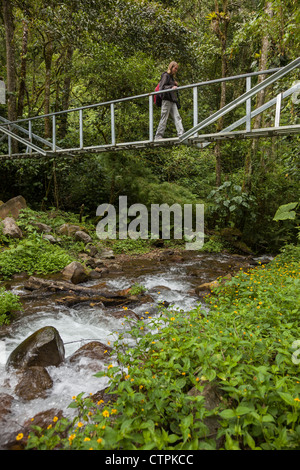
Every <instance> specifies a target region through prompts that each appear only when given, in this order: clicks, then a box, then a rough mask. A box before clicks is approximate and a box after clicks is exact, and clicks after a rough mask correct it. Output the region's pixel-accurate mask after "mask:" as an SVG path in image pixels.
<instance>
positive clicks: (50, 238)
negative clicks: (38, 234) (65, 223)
mask: <svg viewBox="0 0 300 470" xmlns="http://www.w3.org/2000/svg"><path fill="white" fill-rule="evenodd" d="M43 239H44V240H47V241H48V242H50V243H53V244H55V243H59V242H60V241H61V239H60V238H55V237H53V235H51V234H50V233H44V234H43Z"/></svg>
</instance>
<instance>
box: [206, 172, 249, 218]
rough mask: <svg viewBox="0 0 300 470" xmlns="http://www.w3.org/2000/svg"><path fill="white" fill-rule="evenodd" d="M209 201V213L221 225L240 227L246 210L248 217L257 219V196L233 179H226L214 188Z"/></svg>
mask: <svg viewBox="0 0 300 470" xmlns="http://www.w3.org/2000/svg"><path fill="white" fill-rule="evenodd" d="M208 201H210V205H209V208H208V212H207V215H208V217H214V220H215V223H216V224H217V226H219V227H224V226H225V227H227V226H232V227H240V225H241V223H242V221H243V218H244V214H245V211H247V214H248V217H250V218H251V219H252V220H254V219H255V213H254V206H255V198H254V197H253V196H252V195H250V194H248V193H246V192H244V191H243V190H242V187H241V186H240V185H238V184H234V183H233V182H232V181H225V183H223V184H222V185H221V186H220V187H218V188H217V189H214V190H212V191H211V192H210V194H209V195H208ZM251 209H252V211H251Z"/></svg>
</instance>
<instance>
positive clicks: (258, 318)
mask: <svg viewBox="0 0 300 470" xmlns="http://www.w3.org/2000/svg"><path fill="white" fill-rule="evenodd" d="M299 264H300V250H299V248H289V249H288V250H287V251H286V252H285V253H284V254H282V255H280V256H278V257H277V258H275V259H274V261H273V262H271V263H269V264H268V265H266V266H265V265H261V266H259V267H257V268H255V269H253V270H251V271H249V272H243V271H241V272H240V273H239V274H238V275H237V276H236V277H234V278H233V279H232V280H230V281H228V282H226V284H224V285H221V286H220V287H218V289H217V290H216V291H215V292H214V293H213V294H212V295H211V296H210V297H208V298H207V299H206V300H207V304H208V305H209V311H207V309H203V308H202V307H201V306H199V307H198V308H195V309H193V310H192V311H190V312H185V313H184V312H182V311H177V310H174V309H172V308H169V309H164V310H162V311H161V312H160V314H159V315H158V316H156V317H155V318H150V317H149V316H148V313H147V312H145V315H144V318H141V319H140V320H139V321H137V322H133V321H132V320H127V321H128V322H129V321H130V322H131V323H132V328H131V330H130V339H131V340H132V339H135V341H136V345H135V347H129V346H128V345H127V346H126V344H127V337H126V336H125V333H124V334H120V335H119V338H118V340H117V341H116V343H115V344H114V350H115V352H114V354H115V355H114V358H112V359H111V364H109V365H108V366H107V368H106V370H105V371H103V372H99V373H98V374H96V376H98V377H102V376H103V375H105V376H107V377H109V380H110V384H109V387H108V389H107V390H106V393H107V396H108V397H110V401H105V403H104V402H103V400H100V401H98V402H95V401H94V400H93V397H89V396H87V397H86V396H84V395H83V394H80V395H78V396H77V397H73V398H74V399H73V401H72V403H71V404H70V407H71V408H74V409H75V412H76V413H75V417H74V419H73V420H71V419H66V418H63V419H60V420H58V419H57V417H54V419H53V425H50V426H49V427H48V429H46V430H42V429H41V428H39V427H37V426H33V430H32V432H31V435H30V437H29V439H28V441H27V449H74V450H80V449H86V450H88V449H100V450H101V449H105V450H109V449H127V450H135V449H141V450H142V449H157V450H161V449H165V450H166V449H181V450H183V449H189V450H195V449H216V445H217V442H218V443H219V445H221V449H225V450H232V449H241V450H248V449H251V450H257V449H262V450H279V449H282V450H284V449H299V448H300V413H299V411H300V371H299V367H300V366H299V363H300V350H299V349H297V345H298V344H299V343H298V341H299V339H300V338H299V313H300V312H299V305H300V302H299V300H300V298H299V295H300V294H299V292H300V289H299V287H300V279H299ZM298 348H299V346H298ZM298 356H299V359H298ZM116 358H117V361H116ZM115 362H116V363H117V365H114V364H115ZM208 385H210V386H212V387H214V388H215V389H216V390H217V391H218V395H219V397H220V399H219V402H218V403H217V404H216V405H215V407H214V408H213V409H211V408H210V407H208V406H207V403H206V399H205V394H204V391H205V390H207V387H208ZM191 389H193V391H194V393H193V394H190V393H189V391H190V390H191ZM212 418H213V419H217V420H218V431H217V433H216V434H211V431H210V430H209V425H208V423H209V420H210V419H212ZM19 439H22V436H19Z"/></svg>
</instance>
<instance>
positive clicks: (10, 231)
mask: <svg viewBox="0 0 300 470" xmlns="http://www.w3.org/2000/svg"><path fill="white" fill-rule="evenodd" d="M1 225H2V232H3V235H6V236H8V237H11V238H22V237H23V233H22V231H21V229H20V228H19V227H18V225H17V224H16V222H15V220H14V219H13V218H12V217H6V218H5V219H4V220H3V221H2V222H1Z"/></svg>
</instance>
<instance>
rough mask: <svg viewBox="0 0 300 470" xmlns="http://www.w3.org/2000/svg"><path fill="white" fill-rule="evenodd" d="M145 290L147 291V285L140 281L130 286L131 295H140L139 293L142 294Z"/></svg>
mask: <svg viewBox="0 0 300 470" xmlns="http://www.w3.org/2000/svg"><path fill="white" fill-rule="evenodd" d="M145 291H146V287H145V286H143V285H142V284H139V283H138V282H135V283H134V284H133V285H132V286H131V287H130V294H131V295H139V294H142V293H143V292H145Z"/></svg>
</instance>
